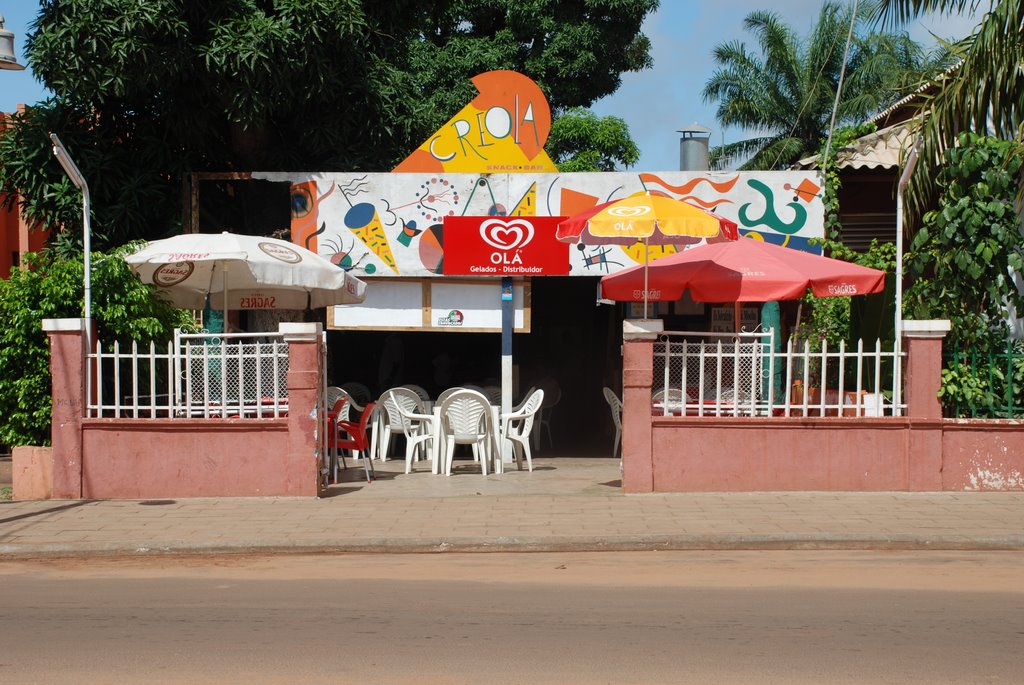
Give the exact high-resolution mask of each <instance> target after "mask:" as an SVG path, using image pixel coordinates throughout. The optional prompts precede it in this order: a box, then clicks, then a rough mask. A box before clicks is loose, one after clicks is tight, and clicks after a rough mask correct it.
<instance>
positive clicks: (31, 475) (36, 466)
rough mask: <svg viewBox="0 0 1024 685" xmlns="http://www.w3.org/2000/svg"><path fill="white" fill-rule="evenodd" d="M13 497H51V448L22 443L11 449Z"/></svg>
mask: <svg viewBox="0 0 1024 685" xmlns="http://www.w3.org/2000/svg"><path fill="white" fill-rule="evenodd" d="M11 453H12V459H11V462H12V463H11V467H12V468H11V480H12V483H11V484H12V486H13V488H12V489H13V490H14V499H50V498H51V497H53V449H52V448H50V447H39V446H35V445H22V446H19V447H15V448H14V449H13V450H11Z"/></svg>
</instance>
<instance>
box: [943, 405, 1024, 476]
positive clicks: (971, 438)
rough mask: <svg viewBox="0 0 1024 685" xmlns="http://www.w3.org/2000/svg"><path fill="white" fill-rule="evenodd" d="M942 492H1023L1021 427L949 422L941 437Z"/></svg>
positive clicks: (1016, 424)
mask: <svg viewBox="0 0 1024 685" xmlns="http://www.w3.org/2000/svg"><path fill="white" fill-rule="evenodd" d="M942 455H943V460H942V461H943V464H942V489H944V490H1024V424H1021V423H1020V422H1017V421H979V420H957V421H954V420H949V421H946V422H945V425H944V430H943V433H942Z"/></svg>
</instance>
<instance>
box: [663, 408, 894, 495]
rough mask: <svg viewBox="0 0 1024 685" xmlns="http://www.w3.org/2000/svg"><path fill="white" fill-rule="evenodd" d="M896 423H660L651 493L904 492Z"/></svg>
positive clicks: (688, 420)
mask: <svg viewBox="0 0 1024 685" xmlns="http://www.w3.org/2000/svg"><path fill="white" fill-rule="evenodd" d="M905 427H906V422H905V421H903V420H900V419H860V420H850V419H842V418H835V419H830V420H829V419H817V420H816V419H779V418H771V419H767V418H766V419H752V418H731V419H726V418H710V417H699V418H687V417H659V418H658V419H657V420H655V421H654V422H653V427H652V432H653V440H652V443H653V453H652V459H651V461H652V471H653V474H654V478H653V490H654V492H680V491H683V492H750V491H774V490H857V491H872V490H875V491H877V490H907V489H910V488H909V486H910V483H909V482H908V478H907V471H908V469H907V459H908V456H907V453H906V450H905V449H904V440H905V435H904V429H905Z"/></svg>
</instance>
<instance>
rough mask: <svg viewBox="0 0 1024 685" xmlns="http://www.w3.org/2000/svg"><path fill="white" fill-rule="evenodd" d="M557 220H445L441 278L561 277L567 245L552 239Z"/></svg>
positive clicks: (566, 261)
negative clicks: (444, 276)
mask: <svg viewBox="0 0 1024 685" xmlns="http://www.w3.org/2000/svg"><path fill="white" fill-rule="evenodd" d="M564 218H565V217H561V216H449V217H445V219H444V262H443V273H444V274H445V275H459V276H564V275H566V274H568V273H569V243H564V242H562V241H560V240H558V239H557V238H555V227H556V226H557V225H558V222H559V221H562V220H563V219H564Z"/></svg>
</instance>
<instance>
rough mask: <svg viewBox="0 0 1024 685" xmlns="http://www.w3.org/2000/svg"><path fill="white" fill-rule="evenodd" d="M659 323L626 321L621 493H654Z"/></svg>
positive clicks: (623, 336) (623, 364)
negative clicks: (654, 384)
mask: <svg viewBox="0 0 1024 685" xmlns="http://www.w3.org/2000/svg"><path fill="white" fill-rule="evenodd" d="M661 323H662V322H661V321H660V320H647V319H638V320H632V321H631V320H626V321H624V322H623V335H622V338H623V342H622V489H623V491H625V492H653V491H654V458H653V448H652V441H651V420H652V418H653V417H652V414H651V384H652V382H653V380H654V339H655V337H656V336H657V331H658V330H660V327H659V326H660V324H661Z"/></svg>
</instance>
